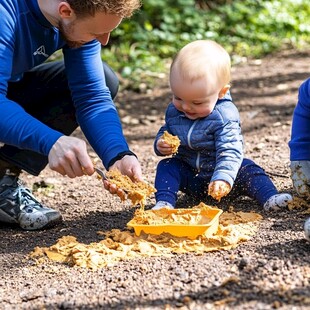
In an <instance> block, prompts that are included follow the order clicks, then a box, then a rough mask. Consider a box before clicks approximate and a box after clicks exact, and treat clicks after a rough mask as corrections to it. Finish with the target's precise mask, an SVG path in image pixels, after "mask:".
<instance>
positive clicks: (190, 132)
mask: <svg viewBox="0 0 310 310" xmlns="http://www.w3.org/2000/svg"><path fill="white" fill-rule="evenodd" d="M198 121H199V120H198V119H197V120H195V121H194V123H193V125H192V126H191V127H190V129H189V131H188V134H187V144H188V146H189V147H190V148H191V149H193V147H192V144H191V135H192V133H193V130H194V127H195V125H196V123H197V122H198ZM199 163H200V152H197V158H196V169H197V170H198V172H199V171H200V165H199Z"/></svg>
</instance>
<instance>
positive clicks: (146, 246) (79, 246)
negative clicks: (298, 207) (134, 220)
mask: <svg viewBox="0 0 310 310" xmlns="http://www.w3.org/2000/svg"><path fill="white" fill-rule="evenodd" d="M201 205H202V204H200V205H199V206H201ZM194 216H195V215H194ZM261 218H262V217H261V216H260V215H259V214H257V213H254V212H249V213H245V212H234V211H233V210H232V209H231V210H230V211H229V212H224V213H222V215H221V216H220V223H219V227H218V231H217V232H216V233H215V234H214V235H213V236H212V237H209V238H206V237H205V236H203V235H201V236H198V237H197V238H196V239H194V240H192V239H189V238H183V237H182V238H181V237H174V236H172V235H170V234H166V233H164V234H160V235H151V234H145V233H142V234H141V235H140V236H136V235H135V233H134V232H131V231H128V230H125V231H120V230H118V229H113V230H111V231H108V232H103V231H99V232H97V233H98V236H99V237H102V238H104V239H103V240H101V241H98V242H92V243H90V244H83V243H80V242H79V241H78V240H77V239H76V237H74V236H63V237H62V238H60V239H59V240H58V241H57V242H56V244H54V245H52V246H50V247H36V248H35V249H34V250H33V251H32V252H31V253H30V257H31V258H33V259H36V261H37V263H40V262H47V261H56V262H61V263H65V264H68V265H70V266H80V267H85V268H90V269H92V270H96V269H98V268H102V267H106V266H111V265H114V264H116V263H117V262H118V261H121V260H128V259H133V258H141V257H151V256H168V257H169V256H172V255H174V254H179V253H188V252H193V253H196V254H203V253H204V252H210V251H218V250H229V249H232V248H235V247H236V246H238V244H239V243H241V242H244V241H247V240H249V239H250V238H251V237H252V236H253V235H254V234H255V233H256V231H257V229H258V225H257V221H259V220H261ZM189 221H190V219H189Z"/></svg>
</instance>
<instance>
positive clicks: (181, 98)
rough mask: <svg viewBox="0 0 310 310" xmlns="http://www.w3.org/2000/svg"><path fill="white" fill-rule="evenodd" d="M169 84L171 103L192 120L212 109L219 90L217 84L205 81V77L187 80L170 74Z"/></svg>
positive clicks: (208, 112) (206, 114) (207, 113)
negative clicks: (171, 95) (191, 80)
mask: <svg viewBox="0 0 310 310" xmlns="http://www.w3.org/2000/svg"><path fill="white" fill-rule="evenodd" d="M207 84H208V85H207ZM170 86H171V90H172V93H173V98H172V103H173V104H174V106H175V107H176V109H177V110H179V111H180V112H183V113H184V114H185V116H186V117H188V118H189V119H192V120H195V119H197V118H203V117H206V116H208V115H209V114H210V113H211V112H212V111H213V109H214V106H215V104H216V102H217V100H218V98H219V92H220V91H221V88H219V87H217V85H212V84H210V83H206V80H205V79H198V80H195V81H193V82H188V81H185V80H183V79H182V78H180V77H179V76H176V75H174V74H173V75H171V79H170Z"/></svg>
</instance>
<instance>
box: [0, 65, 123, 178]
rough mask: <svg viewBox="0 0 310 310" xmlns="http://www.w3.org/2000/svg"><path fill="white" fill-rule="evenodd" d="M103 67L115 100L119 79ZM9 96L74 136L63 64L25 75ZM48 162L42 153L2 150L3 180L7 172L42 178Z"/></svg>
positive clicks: (11, 148)
mask: <svg viewBox="0 0 310 310" xmlns="http://www.w3.org/2000/svg"><path fill="white" fill-rule="evenodd" d="M102 65H103V69H104V74H105V79H106V84H107V86H108V88H109V90H110V92H111V96H112V98H114V97H115V96H116V94H117V91H118V85H119V81H118V78H117V76H116V74H115V73H114V72H113V71H112V69H111V68H110V67H109V66H108V65H107V64H106V63H104V62H103V63H102ZM7 97H8V98H9V99H11V100H13V101H15V102H17V103H18V104H19V105H21V106H22V107H23V108H24V109H25V110H26V112H27V113H29V114H30V115H32V116H33V117H35V118H37V119H38V120H40V121H41V122H42V123H44V124H46V125H47V126H49V127H51V128H53V129H56V130H58V131H60V132H62V133H63V134H65V135H71V134H72V133H73V131H74V130H75V129H76V128H77V127H78V123H77V121H76V118H75V113H76V111H75V107H74V105H73V102H72V98H71V92H70V89H69V86H68V80H67V76H66V69H65V66H64V62H63V61H54V62H47V63H44V64H41V65H39V66H37V67H35V68H33V69H31V70H30V71H28V72H26V73H24V75H23V78H22V79H21V80H19V81H18V82H11V83H9V85H8V93H7ZM47 163H48V158H47V156H44V155H42V154H39V153H36V152H33V151H29V150H22V149H19V148H17V147H15V146H12V145H4V146H2V147H0V177H1V175H3V173H4V172H5V170H6V169H10V170H11V171H20V170H21V169H23V170H25V171H27V172H28V173H31V174H33V175H38V174H39V173H40V172H41V171H42V170H43V169H44V168H45V166H46V165H47Z"/></svg>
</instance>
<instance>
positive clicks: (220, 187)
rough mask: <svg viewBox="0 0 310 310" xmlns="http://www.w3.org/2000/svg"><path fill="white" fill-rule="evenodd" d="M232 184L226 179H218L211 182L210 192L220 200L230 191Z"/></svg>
mask: <svg viewBox="0 0 310 310" xmlns="http://www.w3.org/2000/svg"><path fill="white" fill-rule="evenodd" d="M230 190H231V188H230V184H229V183H227V182H226V181H222V180H218V181H213V182H211V183H210V184H209V189H208V194H209V195H210V196H212V197H213V198H214V199H216V200H218V201H220V200H221V198H222V197H224V196H226V195H227V194H228V193H229V192H230Z"/></svg>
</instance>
